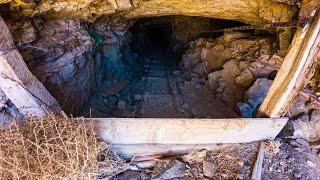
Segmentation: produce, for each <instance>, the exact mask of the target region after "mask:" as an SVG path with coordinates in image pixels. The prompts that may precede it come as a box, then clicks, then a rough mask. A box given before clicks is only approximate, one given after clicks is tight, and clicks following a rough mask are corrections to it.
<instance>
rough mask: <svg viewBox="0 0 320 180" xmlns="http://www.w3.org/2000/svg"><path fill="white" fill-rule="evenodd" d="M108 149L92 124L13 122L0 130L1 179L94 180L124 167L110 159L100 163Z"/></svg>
mask: <svg viewBox="0 0 320 180" xmlns="http://www.w3.org/2000/svg"><path fill="white" fill-rule="evenodd" d="M106 148H107V145H106V144H105V143H102V142H99V141H98V139H97V137H96V134H95V132H94V129H93V123H92V122H84V121H83V120H71V119H69V118H68V117H66V116H65V117H62V118H57V117H56V116H53V115H49V116H48V117H46V118H43V119H35V118H29V119H27V120H26V122H25V123H23V125H19V124H18V123H17V121H13V122H12V123H11V124H9V125H6V127H4V128H2V129H1V130H0V177H1V178H0V179H2V178H3V179H95V178H97V177H98V175H99V172H100V171H101V170H102V171H103V172H114V171H117V170H119V169H121V168H119V167H121V165H123V161H120V160H119V159H117V158H114V157H111V156H110V155H104V159H103V161H102V162H98V155H99V153H101V151H102V150H105V149H106Z"/></svg>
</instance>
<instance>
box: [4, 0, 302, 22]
mask: <svg viewBox="0 0 320 180" xmlns="http://www.w3.org/2000/svg"><path fill="white" fill-rule="evenodd" d="M0 3H9V4H8V6H10V7H11V9H12V10H13V11H15V12H16V14H15V16H17V15H18V14H20V15H22V16H29V17H30V16H36V15H43V14H46V15H47V16H55V17H66V16H68V17H75V18H81V19H85V20H95V19H97V18H98V17H100V16H102V15H106V14H109V15H110V14H118V15H119V14H120V15H121V16H124V17H126V18H139V17H147V16H149V17H150V16H164V15H187V16H203V17H211V18H221V19H230V20H238V21H242V22H246V23H250V24H255V25H258V24H264V23H270V22H290V21H291V20H292V18H293V17H294V15H295V13H296V12H297V2H296V1H281V0H254V1H252V0H226V1H218V0H213V1H212V0H201V1H194V0H182V1H181V0H170V1H168V0H148V1H145V0H80V1H79V0H47V1H26V0H11V1H10V0H1V1H0Z"/></svg>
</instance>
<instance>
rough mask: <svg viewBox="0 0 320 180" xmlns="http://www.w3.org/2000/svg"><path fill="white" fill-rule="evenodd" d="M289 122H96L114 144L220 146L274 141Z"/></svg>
mask: <svg viewBox="0 0 320 180" xmlns="http://www.w3.org/2000/svg"><path fill="white" fill-rule="evenodd" d="M287 120H288V118H251V119H250V118H249V119H241V118H237V119H164V118H102V119H93V121H94V123H95V126H96V128H97V131H98V133H99V135H100V137H101V138H102V139H103V140H105V141H107V142H108V143H110V144H185V145H186V144H217V143H246V142H252V141H260V140H265V139H274V138H275V137H276V136H277V134H278V133H279V132H280V131H281V129H282V128H283V127H284V125H285V124H286V122H287Z"/></svg>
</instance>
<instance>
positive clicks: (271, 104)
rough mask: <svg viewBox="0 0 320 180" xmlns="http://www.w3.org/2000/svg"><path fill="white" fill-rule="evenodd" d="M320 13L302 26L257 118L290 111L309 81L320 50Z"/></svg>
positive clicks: (275, 115) (281, 114)
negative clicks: (298, 94)
mask: <svg viewBox="0 0 320 180" xmlns="http://www.w3.org/2000/svg"><path fill="white" fill-rule="evenodd" d="M319 45H320V14H319V12H318V13H317V14H316V15H315V16H314V18H313V20H312V22H311V23H310V24H308V25H307V26H305V27H304V28H303V29H298V30H297V32H296V34H295V37H294V40H293V41H292V45H291V46H292V47H291V49H290V51H289V53H288V54H287V55H286V57H285V59H284V61H283V63H282V65H281V68H280V70H279V71H278V73H277V75H276V77H275V80H274V81H273V83H272V86H271V87H270V89H269V92H268V94H267V96H266V98H265V99H264V101H263V102H262V104H261V106H260V108H259V110H258V114H257V117H280V116H283V115H285V114H286V113H287V111H288V109H289V106H290V103H291V102H292V101H293V100H294V98H295V97H296V95H297V93H298V91H299V90H300V89H301V88H302V86H303V85H304V84H305V83H306V82H308V78H310V77H311V76H310V72H312V71H313V69H314V67H315V66H314V63H315V62H316V60H317V58H318V55H319V52H320V47H319Z"/></svg>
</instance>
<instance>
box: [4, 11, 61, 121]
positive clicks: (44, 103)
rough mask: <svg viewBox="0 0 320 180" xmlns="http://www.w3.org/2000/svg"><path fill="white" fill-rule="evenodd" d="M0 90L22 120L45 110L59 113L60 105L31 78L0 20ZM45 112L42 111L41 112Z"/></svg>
mask: <svg viewBox="0 0 320 180" xmlns="http://www.w3.org/2000/svg"><path fill="white" fill-rule="evenodd" d="M0 88H1V89H2V91H3V92H4V93H5V94H6V96H7V97H8V98H9V99H10V100H11V101H12V102H13V104H14V105H15V106H16V107H17V108H18V110H19V111H20V112H21V113H22V114H23V115H25V116H36V117H42V116H44V115H46V111H45V109H46V110H48V111H49V112H50V111H53V112H56V113H60V112H61V108H60V105H59V104H58V102H57V101H56V100H55V98H53V97H52V96H51V95H50V93H49V92H48V91H47V90H46V88H45V87H44V86H43V84H42V83H41V82H40V81H38V79H37V78H36V77H35V76H33V75H32V73H31V72H30V71H29V69H28V67H27V65H26V63H25V62H24V60H23V58H22V56H21V55H20V53H19V51H18V50H17V49H16V48H15V44H14V42H13V39H12V36H11V34H10V31H9V29H8V27H7V26H6V24H5V22H4V20H3V19H2V18H1V17H0ZM44 108H45V109H44Z"/></svg>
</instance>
